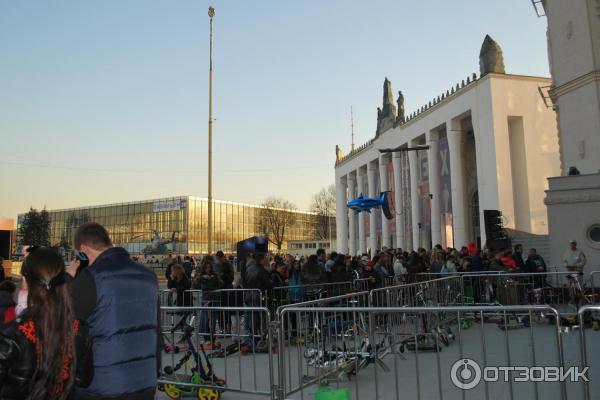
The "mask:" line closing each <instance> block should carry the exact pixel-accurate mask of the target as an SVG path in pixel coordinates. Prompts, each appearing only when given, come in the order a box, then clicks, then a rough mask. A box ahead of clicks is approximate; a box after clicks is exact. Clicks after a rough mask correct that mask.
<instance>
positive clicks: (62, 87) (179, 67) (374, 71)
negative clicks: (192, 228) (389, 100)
mask: <svg viewBox="0 0 600 400" xmlns="http://www.w3.org/2000/svg"><path fill="white" fill-rule="evenodd" d="M210 4H212V5H213V6H214V7H215V9H216V16H215V20H214V32H215V39H214V111H213V118H214V123H213V136H214V140H213V160H214V162H213V170H214V178H213V195H214V197H215V198H217V199H221V200H229V201H237V202H244V203H250V204H260V202H261V201H262V200H263V199H265V198H266V197H269V196H272V195H275V196H279V197H283V198H285V199H287V200H289V201H292V202H293V203H295V204H296V205H297V206H298V207H299V208H300V209H308V207H309V204H310V200H311V197H312V195H313V194H315V193H316V192H318V191H319V190H320V189H321V188H323V187H325V186H327V185H330V184H332V183H333V182H334V162H335V146H336V144H337V145H340V147H341V148H342V150H343V151H344V152H345V153H347V152H348V151H349V149H350V144H351V129H350V107H352V109H353V113H354V126H355V135H356V143H357V145H360V144H362V143H364V142H366V141H368V140H369V139H371V138H372V137H373V136H374V134H375V127H376V122H377V121H376V116H377V107H379V106H381V102H382V94H383V89H382V87H383V81H384V78H385V77H388V78H389V79H390V80H391V82H392V86H393V90H394V93H396V92H397V91H398V90H402V92H403V94H404V97H405V105H406V112H407V114H408V113H410V112H412V111H414V110H416V109H417V108H419V107H421V106H422V105H424V104H425V103H427V102H428V101H429V100H432V99H433V98H434V97H437V96H438V95H440V94H441V93H442V92H445V91H446V90H447V89H450V88H451V87H452V86H455V85H456V83H457V82H460V81H461V80H462V79H465V78H466V77H467V75H470V74H471V73H473V72H478V71H479V64H478V57H479V50H480V47H481V43H482V41H483V38H484V37H485V35H486V34H490V35H491V36H492V37H493V38H494V39H495V40H496V41H497V42H498V43H499V44H500V46H502V48H503V51H504V62H505V65H506V70H507V72H508V73H514V74H522V75H535V76H549V72H548V57H547V48H546V19H545V18H538V17H537V15H536V14H535V12H534V9H533V7H532V5H531V3H530V1H528V0H503V1H492V0H457V1H442V0H436V1H434V0H420V1H414V0H389V1H383V0H369V1H350V0H346V1H343V0H326V1H324V0H302V1H292V0H270V1H267V0H256V1H249V0H214V1H212V3H211V2H208V1H204V0H193V1H192V0H177V1H172V0H169V1H166V0H165V1H163V0H87V1H80V0H71V1H66V0H53V1H10V0H0V217H2V216H4V217H10V218H14V217H16V215H17V214H18V213H21V212H25V211H27V210H28V209H29V207H30V206H31V207H34V208H43V207H46V208H47V209H57V208H70V207H78V206H85V205H97V204H105V203H115V202H122V201H134V200H147V199H153V198H160V197H168V196H175V195H184V194H189V195H198V196H206V195H207V148H208V146H207V143H208V134H207V131H208V128H207V126H208V65H209V18H208V16H207V8H208V6H209V5H210ZM394 97H396V95H394Z"/></svg>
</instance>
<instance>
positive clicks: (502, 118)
mask: <svg viewBox="0 0 600 400" xmlns="http://www.w3.org/2000/svg"><path fill="white" fill-rule="evenodd" d="M479 60H480V74H479V76H478V75H477V74H473V75H471V76H469V77H468V78H467V79H465V80H463V81H462V82H460V83H458V84H457V85H455V86H453V87H452V88H451V89H449V90H446V91H445V92H444V93H442V94H441V95H440V96H437V97H436V98H434V99H433V100H432V101H430V102H429V103H428V104H426V105H424V106H422V107H420V108H419V109H418V110H417V111H415V112H412V113H410V114H405V111H404V97H403V94H402V92H398V98H397V101H396V104H394V103H395V102H394V99H393V94H392V86H391V83H390V81H389V80H387V78H386V80H385V82H384V87H383V92H384V93H383V106H382V107H381V108H380V109H378V117H377V130H376V133H375V137H374V138H373V139H371V140H369V141H368V142H367V143H365V144H363V145H362V146H360V147H358V148H356V149H354V150H352V151H351V152H350V153H349V154H348V155H346V156H344V155H343V154H342V150H341V149H339V148H338V149H337V160H336V164H335V184H336V190H337V220H336V227H337V238H338V239H337V249H338V251H340V252H344V253H351V254H359V253H366V252H368V251H373V250H374V249H380V248H382V247H388V248H392V247H395V248H402V249H409V250H410V249H417V248H419V247H424V248H431V246H434V245H436V244H438V243H439V244H441V245H442V246H444V247H446V246H453V247H458V248H460V247H461V246H463V245H466V244H467V242H469V241H473V242H477V243H479V244H480V245H481V244H485V240H486V238H485V230H484V227H483V211H484V210H500V211H502V213H503V223H504V226H505V227H506V228H510V229H513V230H515V231H521V232H525V233H533V234H546V233H547V231H548V224H547V215H546V207H545V205H544V190H546V189H547V179H546V178H548V177H550V176H554V175H557V174H559V171H560V161H559V152H558V134H557V127H556V117H555V114H554V111H553V110H552V108H551V107H548V106H547V105H546V103H545V102H544V98H543V97H542V96H540V88H543V87H546V86H548V85H550V83H551V81H550V79H549V78H544V77H532V76H522V75H512V74H507V73H505V69H504V61H503V55H502V50H501V48H500V46H499V45H498V44H497V43H496V42H495V41H494V40H492V39H491V38H490V37H489V36H486V38H485V40H484V42H483V45H482V48H481V52H480V55H479ZM381 149H398V150H400V151H396V152H393V153H382V152H380V151H379V150H381ZM413 149H414V150H413ZM382 191H389V192H390V196H389V199H390V208H391V210H392V215H393V218H392V219H391V220H388V219H386V218H385V217H384V216H382V212H381V210H380V209H374V210H372V212H371V213H366V212H361V213H359V214H357V213H355V212H354V211H352V210H349V209H348V207H347V206H346V202H347V201H348V200H350V199H354V198H356V197H357V196H358V195H359V194H360V193H363V194H364V195H368V196H369V197H376V196H377V195H379V193H380V192H382Z"/></svg>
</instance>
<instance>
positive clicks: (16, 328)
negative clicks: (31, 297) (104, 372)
mask: <svg viewBox="0 0 600 400" xmlns="http://www.w3.org/2000/svg"><path fill="white" fill-rule="evenodd" d="M76 326H77V327H76ZM73 329H74V331H75V332H76V334H77V335H76V337H75V354H77V357H78V360H77V362H76V364H77V371H76V377H75V383H76V384H77V385H79V386H82V387H85V386H87V385H89V383H90V382H91V379H92V376H93V373H94V369H93V365H92V363H93V360H92V359H91V354H92V352H91V343H89V342H88V341H87V339H88V336H87V327H85V326H84V325H83V324H82V323H80V322H79V321H77V322H75V323H74V326H73ZM25 332H27V336H26V334H25ZM35 338H36V331H35V324H34V323H33V321H32V320H31V319H30V318H29V316H28V314H27V312H25V313H24V314H22V315H21V316H19V317H18V318H17V319H16V320H14V321H13V322H11V323H10V324H7V325H5V326H4V327H2V328H0V399H3V400H13V399H15V400H22V399H25V398H27V396H28V395H29V392H30V387H29V385H30V383H31V379H32V378H33V376H34V374H35V371H36V350H35V346H36V345H35V343H34V340H35Z"/></svg>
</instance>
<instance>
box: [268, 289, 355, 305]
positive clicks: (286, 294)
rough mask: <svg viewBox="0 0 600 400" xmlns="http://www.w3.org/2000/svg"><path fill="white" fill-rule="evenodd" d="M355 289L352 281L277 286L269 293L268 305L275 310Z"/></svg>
mask: <svg viewBox="0 0 600 400" xmlns="http://www.w3.org/2000/svg"><path fill="white" fill-rule="evenodd" d="M353 291H354V286H353V284H352V282H335V283H321V284H317V285H293V286H280V287H275V288H273V289H272V290H271V291H269V292H268V293H267V299H266V300H267V301H266V303H265V304H266V306H267V307H268V308H269V310H271V312H275V310H277V308H278V307H281V306H284V305H289V304H296V303H301V302H305V301H310V300H316V299H323V298H327V297H334V296H339V295H343V294H346V293H350V292H353Z"/></svg>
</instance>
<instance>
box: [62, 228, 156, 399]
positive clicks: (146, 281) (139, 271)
mask: <svg viewBox="0 0 600 400" xmlns="http://www.w3.org/2000/svg"><path fill="white" fill-rule="evenodd" d="M74 247H75V248H76V249H77V250H78V251H81V252H83V253H85V254H86V255H87V257H88V258H89V267H87V268H84V269H83V270H82V271H79V273H78V274H77V276H76V278H75V279H74V280H73V281H72V283H71V285H72V296H73V306H74V312H75V315H76V317H77V318H78V319H80V320H82V321H85V322H86V323H87V325H88V328H89V336H90V338H91V340H92V349H93V359H94V360H93V364H94V378H93V380H92V383H91V384H90V385H89V386H88V387H86V388H77V389H76V393H75V398H76V399H84V400H96V399H119V400H121V399H123V400H125V399H127V400H138V399H139V400H152V399H154V395H155V391H156V379H157V375H158V369H159V367H160V348H159V336H158V327H159V326H160V324H159V317H160V315H159V303H158V282H157V279H156V275H155V274H154V273H153V272H152V271H150V270H149V269H148V268H146V267H144V266H142V265H140V264H138V263H136V262H134V261H132V260H131V258H130V257H129V253H127V251H126V250H125V249H123V248H121V247H114V246H113V244H112V242H111V240H110V238H109V235H108V232H107V231H106V229H104V227H103V226H102V225H100V224H97V223H94V222H91V223H86V224H83V225H82V226H80V227H79V229H77V232H76V233H75V240H74Z"/></svg>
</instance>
